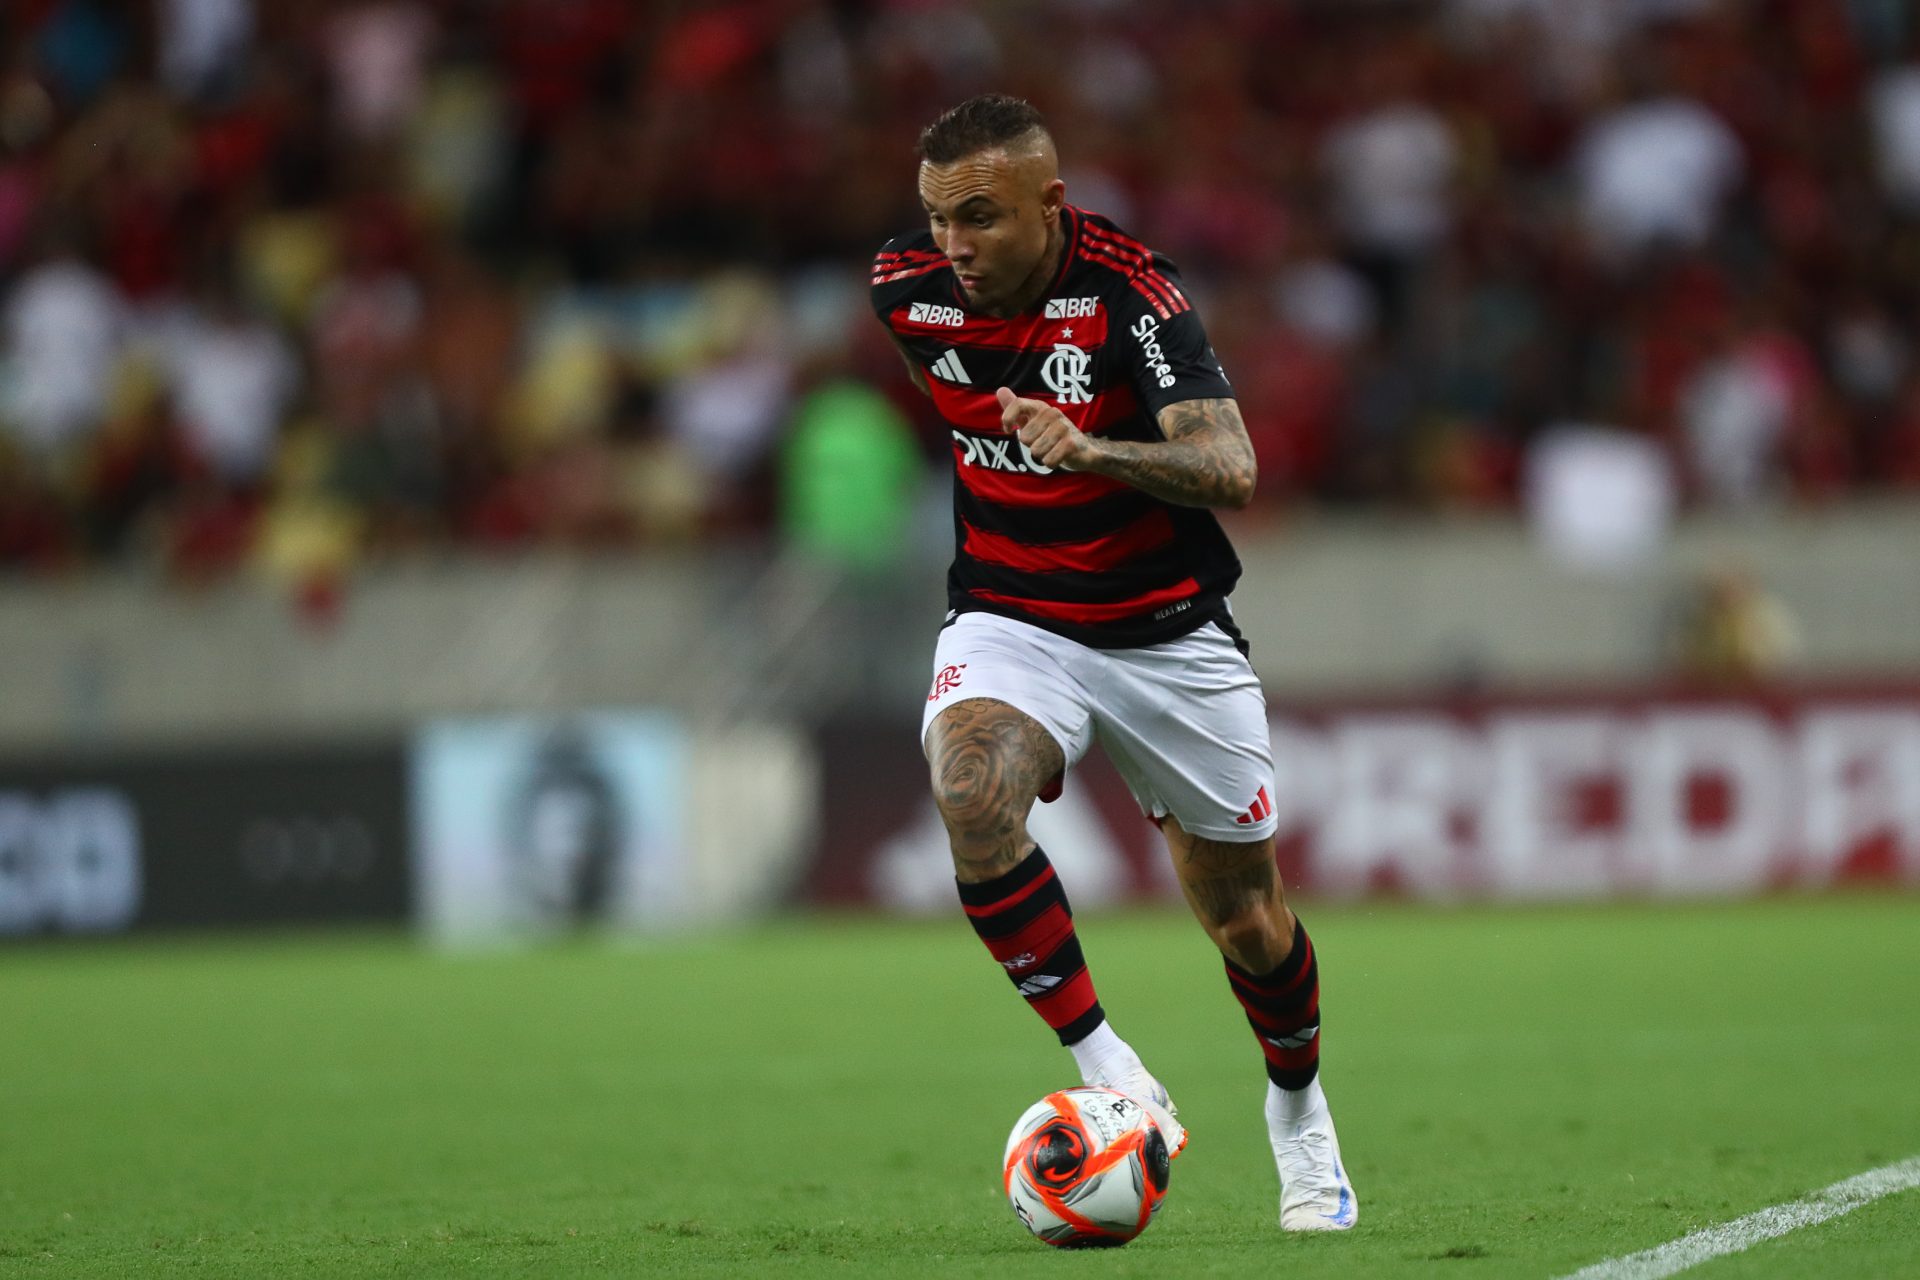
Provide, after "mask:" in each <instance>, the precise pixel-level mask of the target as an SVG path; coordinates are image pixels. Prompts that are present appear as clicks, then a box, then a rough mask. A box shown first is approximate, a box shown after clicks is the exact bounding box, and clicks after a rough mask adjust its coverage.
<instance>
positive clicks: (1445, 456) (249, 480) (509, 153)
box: [0, 0, 1920, 617]
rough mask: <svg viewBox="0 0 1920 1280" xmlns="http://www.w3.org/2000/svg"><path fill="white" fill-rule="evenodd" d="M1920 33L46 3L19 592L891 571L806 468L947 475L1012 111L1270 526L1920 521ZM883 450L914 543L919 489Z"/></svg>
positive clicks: (1489, 9) (8, 30) (20, 14)
mask: <svg viewBox="0 0 1920 1280" xmlns="http://www.w3.org/2000/svg"><path fill="white" fill-rule="evenodd" d="M1909 8H1910V6H1905V5H1899V4H1893V3H1890V2H1889V0H1779V2H1778V3H1768V4H1764V5H1762V4H1738V3H1722V2H1720V0H1437V2H1436V3H1429V4H1393V5H1377V4H1376V5H1334V4H1325V3H1284V4H1282V3H1255V2H1250V0H1223V2H1222V3H1218V4H1214V5H1211V6H1208V7H1207V8H1206V14H1207V21H1206V22H1203V23H1197V24H1196V23H1194V22H1192V21H1190V15H1189V14H1188V13H1187V12H1186V11H1184V10H1181V9H1179V8H1177V7H1175V6H1165V5H1159V6H1156V5H1141V4H1131V3H1126V2H1125V0H1042V2H1041V3H1036V4H1031V5H989V6H971V5H954V4H941V3H935V4H925V3H896V4H884V5H865V4H844V3H834V2H833V0H742V2H741V3H736V4H728V5H718V6H715V5H706V6H702V5H692V6H688V5H667V4H634V3H627V2H626V0H341V2H340V3H326V4H319V3H306V4H291V5H284V4H262V3H259V2H258V0H154V2H153V3H152V4H125V3H119V2H117V0H31V2H30V3H26V4H24V5H13V6H11V7H9V8H7V10H6V16H5V18H4V19H0V569H10V568H26V569H31V570H44V571H64V570H65V569H67V568H68V567H70V566H72V565H75V564H80V563H84V562H86V561H88V560H89V559H92V560H111V559H129V558H132V559H141V558H145V559H151V560H157V561H158V562H159V563H161V564H164V565H166V566H167V567H168V568H169V569H170V570H171V571H172V572H174V573H175V574H177V575H178V576H180V577H181V578H183V579H185V580H189V581H197V580H201V579H204V578H206V577H208V576H211V575H215V574H219V573H223V572H230V571H233V570H234V569H237V568H242V567H245V568H249V569H252V570H256V571H259V572H263V573H266V574H268V575H270V576H272V577H274V578H276V579H277V580H281V581H285V582H288V583H291V584H293V585H294V586H295V587H296V588H297V589H298V590H299V591H300V592H301V593H302V598H303V599H304V600H307V601H309V602H310V604H311V605H312V606H313V608H314V611H315V613H314V616H316V617H324V616H325V615H326V611H327V608H328V607H330V606H328V605H327V604H326V602H327V601H329V600H333V599H336V598H337V593H338V589H339V584H340V583H341V582H343V581H345V579H346V578H347V576H348V575H349V574H350V573H351V571H352V569H353V567H354V565H355V564H356V563H358V562H359V561H361V560H362V559H364V558H366V557H372V556H386V555H396V554H403V553H406V552H407V551H409V550H410V549H413V548H417V547H432V546H438V545H443V544H445V543H446V542H448V541H457V542H463V543H466V544H468V545H474V546H480V547H485V548H490V549H494V550H505V549H510V548H519V547H528V546H538V545H559V546H570V547H592V548H602V547H628V546H634V545H640V544H645V543H649V542H660V541H670V540H679V539H689V538H709V539H714V538H731V537H736V536H744V537H749V538H766V537H768V536H770V535H771V534H773V533H774V532H775V531H777V530H779V529H781V528H782V527H783V525H782V520H783V519H787V518H796V519H797V518H799V517H797V516H796V515H795V512H796V511H798V510H800V509H802V508H804V509H805V510H808V511H812V512H814V513H815V515H816V516H817V517H818V518H817V519H816V518H813V517H808V518H806V519H803V520H801V523H802V525H804V526H805V527H808V528H810V529H812V530H813V531H814V532H813V535H809V536H816V535H817V536H818V537H819V538H820V539H823V540H825V541H827V542H833V541H834V539H835V538H837V537H838V538H841V539H842V540H843V541H845V542H846V543H847V545H849V546H851V545H852V544H853V543H855V542H857V541H858V538H857V537H856V536H855V535H853V534H852V533H850V532H848V531H847V530H848V529H851V528H852V527H853V526H854V525H856V524H859V523H860V521H859V520H854V519H853V518H852V517H853V516H854V514H856V513H861V512H864V514H863V515H862V516H861V519H863V520H864V519H866V518H868V517H872V519H873V520H874V523H875V524H876V525H878V524H879V523H882V521H881V520H880V518H879V516H878V515H876V514H875V513H874V511H869V510H866V509H865V508H863V507H861V506H860V505H859V504H857V503H854V502H852V501H851V500H850V499H846V498H845V497H843V496H842V497H832V498H822V497H821V495H823V494H829V493H838V490H836V489H835V487H834V485H832V484H829V483H826V482H825V480H824V479H823V477H825V476H827V475H828V474H829V473H828V471H827V470H826V468H827V467H828V466H829V464H828V463H825V462H821V463H819V465H818V466H814V465H812V463H811V462H809V465H808V466H806V467H802V468H801V470H802V471H803V472H805V473H808V474H813V475H814V476H815V479H816V480H820V481H821V482H820V483H818V484H809V485H802V486H799V487H798V488H796V487H795V486H794V483H793V471H794V467H795V464H796V460H799V459H808V460H817V459H824V458H832V457H837V456H839V455H838V453H837V452H836V451H837V450H839V449H841V448H843V447H844V446H845V444H846V442H847V441H848V440H849V439H854V440H858V439H863V438H867V437H871V438H872V439H873V440H874V441H876V442H877V441H881V440H889V439H895V438H896V436H897V433H895V432H891V431H889V430H882V429H880V428H878V427H877V425H876V424H877V423H879V422H880V421H881V420H882V418H883V417H884V415H883V414H881V412H880V410H879V407H878V402H873V403H872V404H869V405H866V406H865V407H864V408H863V407H860V404H859V401H858V397H856V396H855V395H854V394H853V391H852V389H851V387H849V386H847V385H845V384H831V385H832V386H833V387H834V390H833V392H832V394H828V393H827V391H826V390H824V389H822V386H821V384H820V382H819V379H820V378H821V376H822V371H823V370H827V369H834V370H844V371H848V372H849V375H850V376H851V377H853V378H855V379H857V380H858V381H860V382H863V383H865V384H867V385H868V386H869V387H870V388H872V389H873V390H874V391H875V392H877V393H878V395H879V396H880V397H882V398H883V399H884V400H885V401H886V403H887V404H889V405H891V406H892V407H893V409H894V412H895V413H896V414H897V415H898V417H899V420H900V421H901V422H904V423H905V424H906V430H907V431H909V432H910V433H911V436H912V438H913V439H914V440H915V441H916V444H917V448H918V450H919V452H920V453H921V454H922V455H923V456H924V457H926V458H928V459H935V458H940V457H941V456H942V454H943V452H944V450H945V447H946V443H947V442H946V435H945V431H944V429H943V428H942V427H941V425H940V424H939V422H938V420H937V417H936V415H934V414H933V413H932V411H931V409H930V407H929V406H928V404H927V402H926V401H925V400H924V399H923V398H921V397H919V396H918V395H916V394H915V393H914V392H913V391H912V390H911V389H910V388H909V387H908V385H907V383H906V381H905V379H904V378H903V377H902V375H901V371H900V369H899V367H898V360H897V356H896V355H895V354H894V352H893V351H892V350H891V348H890V347H888V346H887V344H886V343H885V342H884V341H883V340H882V339H880V338H879V336H878V334H877V331H875V329H874V326H873V325H872V321H871V317H870V316H869V315H868V314H867V311H866V307H865V305H864V298H863V295H862V291H861V281H862V277H863V271H862V267H863V265H864V262H865V260H866V259H867V257H868V255H870V254H871V253H872V252H873V251H874V250H875V249H877V248H878V247H879V245H880V244H881V243H882V242H883V241H885V240H886V239H887V238H888V237H889V236H892V235H895V234H897V233H899V232H900V231H902V230H903V229H905V228H907V227H910V226H912V225H914V223H915V222H916V220H918V219H919V218H920V217H921V216H922V213H921V210H920V209H919V207H918V202H917V201H916V199H915V196H914V189H913V168H914V160H913V152H912V147H913V139H914V136H915V133H916V132H917V130H918V128H919V127H920V126H921V125H922V124H923V123H924V122H925V121H926V120H927V119H929V118H930V117H931V116H932V115H933V114H934V113H936V112H937V111H939V110H940V109H942V108H944V107H946V106H948V105H951V104H952V102H953V101H955V100H956V99H958V98H960V97H963V96H965V95H968V94H971V93H975V92H979V91H982V90H985V89H1000V90H1007V91H1012V92H1017V93H1021V94H1024V95H1027V96H1030V97H1031V98H1033V99H1034V101H1035V102H1036V104H1037V105H1038V106H1040V108H1041V109H1042V110H1043V111H1045V112H1047V113H1048V114H1049V117H1050V119H1052V120H1053V122H1054V124H1055V126H1056V129H1057V130H1058V132H1059V133H1060V137H1061V143H1062V152H1063V161H1064V172H1065V173H1066V175H1067V181H1068V184H1069V193H1068V194H1069V199H1071V200H1073V201H1074V202H1075V203H1076V204H1080V205H1082V206H1085V207H1090V208H1095V209H1098V210H1100V211H1102V212H1105V213H1108V214H1111V215H1113V216H1115V217H1117V218H1119V219H1120V220H1121V222H1122V223H1123V224H1124V225H1125V226H1126V227H1127V228H1128V229H1129V230H1130V231H1131V232H1133V233H1135V234H1136V235H1138V236H1140V237H1141V238H1142V239H1144V240H1146V241H1148V242H1150V243H1152V244H1154V245H1155V246H1156V247H1158V248H1161V249H1164V250H1165V251H1166V252H1167V253H1168V254H1169V255H1170V256H1171V257H1173V258H1174V259H1175V260H1176V261H1177V262H1179V264H1180V266H1181V268H1182V270H1183V273H1184V275H1185V278H1186V282H1187V284H1188V286H1189V287H1190V289H1191V291H1192V292H1193V293H1194V295H1195V296H1196V298H1197V299H1198V300H1199V301H1200V303H1201V305H1202V307H1203V310H1204V311H1205V313H1206V315H1207V317H1208V325H1209V332H1210V334H1211V336H1212V337H1213V339H1214V342H1215V344H1216V347H1217V349H1218V350H1219V352H1220V354H1221V358H1222V360H1223V361H1224V362H1225V364H1226V367H1227V369H1228V372H1229V374H1230V375H1231V376H1232V378H1233V379H1234V382H1235V386H1236V390H1237V391H1238V394H1239V396H1240V399H1241V403H1242V410H1243V413H1244V415H1245V417H1246V420H1247V424H1248V429H1249V432H1250V434H1251V436H1252V438H1253V442H1254V447H1255V450H1256V452H1257V454H1258V456H1259V459H1260V461H1261V467H1262V475H1263V483H1262V486H1261V491H1260V494H1259V497H1258V499H1257V507H1258V508H1259V509H1258V510H1256V511H1255V512H1254V513H1252V515H1251V518H1258V517H1259V514H1260V510H1265V511H1267V512H1273V511H1276V510H1278V509H1281V508H1284V507H1286V506H1288V505H1290V504H1296V503H1308V502H1325V503H1340V504H1352V505H1358V506H1364V507H1373V508H1380V507H1398V508H1402V509H1415V510H1423V511H1444V510H1452V509H1459V508H1476V509H1478V508H1486V507H1507V508H1519V509H1523V510H1526V511H1529V512H1533V513H1535V514H1536V516H1537V515H1538V513H1539V510H1541V509H1542V508H1540V507H1539V505H1538V504H1539V503H1540V502H1541V501H1542V499H1541V496H1540V495H1541V494H1542V493H1547V494H1562V489H1561V486H1571V487H1570V489H1568V492H1572V493H1574V498H1573V499H1572V501H1573V505H1572V506H1567V507H1564V510H1565V511H1576V512H1579V513H1582V514H1583V515H1584V516H1592V515H1593V514H1594V513H1595V512H1602V513H1604V511H1605V509H1606V508H1607V505H1608V503H1609V502H1615V501H1617V502H1621V503H1626V504H1627V506H1626V507H1623V508H1622V510H1624V511H1626V513H1627V514H1628V515H1630V516H1631V515H1633V513H1634V512H1639V513H1640V515H1642V516H1648V515H1649V513H1651V515H1650V517H1649V518H1648V519H1644V520H1640V522H1639V523H1638V524H1637V525H1634V526H1633V527H1634V528H1638V529H1639V530H1640V532H1639V533H1637V534H1633V535H1632V536H1631V537H1629V538H1628V539H1627V541H1628V543H1631V544H1632V545H1633V546H1639V545H1641V544H1640V543H1636V542H1633V538H1642V539H1644V537H1646V536H1648V535H1647V534H1646V532H1645V531H1646V530H1647V529H1649V528H1651V529H1653V530H1654V533H1653V534H1652V535H1651V536H1653V537H1656V538H1657V537H1658V536H1659V533H1658V531H1659V530H1661V529H1664V528H1665V527H1666V526H1665V521H1666V518H1667V513H1668V511H1669V510H1670V507H1671V504H1672V503H1673V502H1674V501H1675V500H1676V497H1675V492H1674V485H1675V483H1676V481H1675V478H1676V477H1679V479H1680V481H1682V482H1683V483H1682V485H1681V489H1680V492H1681V493H1682V494H1683V495H1684V497H1683V499H1680V500H1684V501H1686V502H1691V503H1695V504H1703V505H1709V506H1711V505H1720V504H1739V503H1746V502H1751V501H1754V500H1756V499H1771V500H1778V501H1792V502H1801V503H1806V502H1824V501H1833V500H1837V499H1839V498H1842V497H1844V496H1846V495H1848V494H1852V493H1857V492H1862V491H1870V490H1873V489H1877V488H1881V489H1898V490H1901V491H1905V492H1914V491H1920V362H1916V361H1915V360H1914V358H1913V354H1912V353H1913V351H1914V349H1915V346H1916V338H1917V337H1920V79H1916V77H1917V76H1920V70H1917V69H1916V67H1917V66H1920V64H1916V63H1914V62H1912V61H1911V60H1909V61H1901V60H1900V59H1901V57H1902V56H1903V53H1905V54H1911V52H1912V48H1913V47H1914V41H1915V39H1916V37H1920V27H1916V25H1915V21H1914V19H1913V16H1912V14H1911V13H1910V12H1908V10H1909ZM1276 66H1281V67H1284V68H1285V74H1284V75H1277V74H1274V72H1273V70H1272V69H1273V68H1274V67H1276ZM211 263H219V264H221V267H220V270H219V271H218V272H217V273H215V274H216V275H217V277H218V279H219V281H220V285H219V288H218V289H215V290H211V291H209V288H208V285H207V280H208V278H209V268H208V264H211ZM1579 423H1604V424H1613V425H1609V426H1607V427H1606V428H1604V430H1602V431H1601V432H1600V434H1599V435H1598V436H1592V435H1587V434H1583V433H1582V432H1580V431H1579V430H1574V429H1568V428H1567V424H1579ZM849 424H851V425H849ZM795 433H798V435H797V437H796V436H795ZM1583 442H1584V443H1583ZM874 447H875V448H877V449H880V450H881V451H882V452H881V454H880V456H879V458H873V459H869V458H865V457H864V456H863V458H862V461H861V469H860V471H859V474H862V475H868V474H871V476H872V480H873V483H875V484H876V485H881V486H883V489H882V492H881V494H880V495H879V496H878V497H876V499H875V508H876V510H880V511H884V510H887V509H890V505H891V503H892V501H893V499H894V498H895V497H897V496H898V494H897V493H895V491H894V490H892V489H888V488H885V487H884V486H886V485H889V484H893V483H896V482H898V483H908V482H909V481H908V480H906V479H903V478H902V477H907V476H910V475H912V474H915V472H914V471H913V470H912V469H910V468H907V467H905V466H904V465H901V466H890V465H888V466H883V465H880V462H881V460H883V459H885V458H888V457H893V456H894V455H895V454H897V453H898V450H897V449H896V448H895V447H894V446H893V445H883V444H878V443H876V444H875V446H874ZM1569 458H1571V459H1574V460H1575V462H1577V463H1578V464H1579V468H1587V469H1589V470H1590V474H1588V475H1587V481H1591V483H1587V481H1581V480H1579V478H1578V475H1577V474H1576V472H1577V471H1578V468H1574V467H1572V466H1571V465H1570V464H1568V462H1567V460H1568V459H1569ZM868 464H872V466H871V471H870V472H869V470H868V469H867V468H868ZM920 474H924V469H923V470H922V471H921V472H920ZM1543 477H1544V479H1543ZM1570 477H1572V479H1569V478H1570ZM783 486H784V487H783ZM801 492H805V493H808V494H812V495H813V498H811V499H807V500H805V501H804V502H801V506H800V507H796V506H794V505H793V504H794V503H795V502H798V501H801V500H800V499H798V498H796V496H795V495H796V494H798V493H801ZM1582 494H1584V495H1585V496H1584V497H1582V496H1580V495H1582ZM1595 494H1598V495H1599V497H1598V498H1596V497H1595V496H1594V495H1595ZM783 495H784V499H783ZM1608 495H1612V496H1611V497H1609V496H1608ZM1562 496H1564V494H1562ZM809 502H810V503H813V505H807V503H809ZM1560 503H1561V500H1560V498H1558V497H1554V498H1551V499H1550V500H1548V502H1547V506H1548V507H1550V508H1552V509H1555V510H1561V509H1562V506H1561V505H1560ZM783 512H785V513H787V514H786V516H785V517H783V515H782V513H783ZM827 512H832V513H834V515H836V516H838V515H846V516H847V517H848V525H847V529H840V527H839V526H838V525H836V524H834V521H833V520H832V519H830V518H829V517H828V516H827V515H826V514H825V513H827ZM1635 519H1639V517H1638V516H1636V517H1635ZM1602 523H1605V521H1604V520H1603V521H1602ZM1575 524H1579V521H1578V520H1577V519H1576V521H1575ZM829 526H832V527H833V528H834V529H836V530H838V532H837V533H834V532H827V529H828V527H829ZM1554 527H1555V528H1558V527H1559V526H1558V525H1557V524H1556V525H1554ZM1580 528H1582V529H1585V528H1586V526H1584V525H1581V526H1580ZM1608 529H1609V530H1610V531H1611V532H1610V533H1608V531H1607V530H1603V531H1602V534H1603V535H1604V536H1612V535H1619V534H1620V530H1619V529H1617V528H1613V527H1612V526H1608ZM1588 532H1591V530H1588ZM843 535H844V536H843ZM1623 536H1624V535H1623ZM1622 545H1626V544H1622ZM1616 550H1617V548H1616ZM1635 554H1637V552H1636V553H1635ZM1603 558H1604V557H1603ZM1629 558H1630V557H1629Z"/></svg>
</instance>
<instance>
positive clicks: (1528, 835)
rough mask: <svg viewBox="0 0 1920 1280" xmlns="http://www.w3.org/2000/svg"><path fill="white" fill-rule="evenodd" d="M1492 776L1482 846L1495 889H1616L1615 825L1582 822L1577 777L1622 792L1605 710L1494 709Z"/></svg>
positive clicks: (1562, 892) (1547, 892) (1568, 893)
mask: <svg viewBox="0 0 1920 1280" xmlns="http://www.w3.org/2000/svg"><path fill="white" fill-rule="evenodd" d="M1487 738H1488V741H1487V748H1488V754H1489V756H1490V758H1491V761H1492V768H1493V777H1492V780H1491V786H1490V788H1489V791H1490V794H1489V795H1488V797H1487V809H1486V814H1487V825H1486V833H1485V848H1486V855H1487V867H1488V871H1489V873H1490V875H1491V878H1492V884H1491V885H1490V886H1489V888H1491V889H1492V890H1493V892H1494V893H1496V894H1501V895H1506V894H1512V895H1516V896H1520V897H1530V898H1531V897H1542V898H1544V897H1576V896H1577V897H1588V896H1595V895H1600V894H1605V893H1609V892H1613V891H1616V890H1618V889H1619V888H1621V887H1622V886H1621V884H1620V868H1619V865H1618V860H1619V852H1620V833H1619V828H1618V824H1617V823H1616V824H1615V825H1614V826H1613V827H1611V828H1610V829H1607V830H1594V829H1593V827H1592V826H1591V825H1583V824H1582V823H1581V821H1580V817H1581V815H1580V813H1579V811H1578V807H1577V806H1578V800H1579V793H1578V790H1577V788H1578V786H1579V784H1580V783H1582V782H1588V783H1595V782H1598V783H1602V784H1604V783H1612V784H1614V785H1615V786H1618V787H1619V788H1620V789H1621V790H1622V791H1623V792H1624V790H1625V785H1626V784H1625V780H1624V778H1623V777H1622V766H1621V759H1620V756H1621V752H1620V742H1621V733H1620V725H1619V724H1618V722H1617V721H1616V720H1615V718H1614V717H1613V716H1611V715H1608V714H1606V713H1603V712H1540V713H1514V714H1511V715H1503V716H1496V717H1495V718H1494V719H1493V720H1492V722H1491V723H1490V724H1489V725H1488V732H1487Z"/></svg>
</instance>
